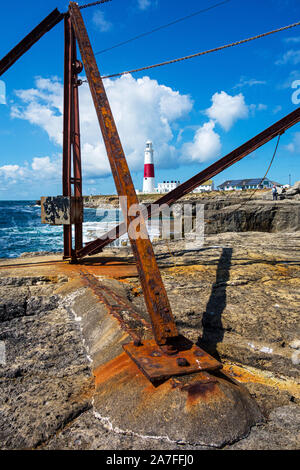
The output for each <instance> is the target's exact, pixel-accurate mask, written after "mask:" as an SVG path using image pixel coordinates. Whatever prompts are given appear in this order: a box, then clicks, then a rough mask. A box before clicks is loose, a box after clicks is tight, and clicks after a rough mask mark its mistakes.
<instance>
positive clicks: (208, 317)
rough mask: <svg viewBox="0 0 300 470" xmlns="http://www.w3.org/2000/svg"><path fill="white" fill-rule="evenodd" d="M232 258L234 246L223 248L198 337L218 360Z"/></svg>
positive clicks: (202, 345)
mask: <svg viewBox="0 0 300 470" xmlns="http://www.w3.org/2000/svg"><path fill="white" fill-rule="evenodd" d="M231 260H232V248H223V251H222V254H221V257H220V259H219V262H218V267H217V274H216V281H215V282H214V284H213V286H212V290H211V294H210V298H209V301H208V303H207V306H206V310H205V312H204V313H203V318H202V325H203V333H202V337H200V338H199V339H198V343H197V344H198V346H199V347H201V348H203V349H204V350H205V351H207V352H208V353H209V354H211V355H212V356H213V357H215V358H216V359H217V360H220V356H219V354H218V351H217V346H218V343H221V342H222V341H223V338H224V327H223V323H222V314H223V312H224V310H225V308H226V301H227V294H226V288H227V282H228V281H229V277H230V268H231Z"/></svg>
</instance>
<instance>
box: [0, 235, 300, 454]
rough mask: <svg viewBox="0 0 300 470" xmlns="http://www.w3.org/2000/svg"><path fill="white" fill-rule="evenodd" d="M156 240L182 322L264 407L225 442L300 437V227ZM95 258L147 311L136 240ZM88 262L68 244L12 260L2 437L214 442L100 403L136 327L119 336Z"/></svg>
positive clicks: (114, 284)
mask: <svg viewBox="0 0 300 470" xmlns="http://www.w3.org/2000/svg"><path fill="white" fill-rule="evenodd" d="M155 252H156V255H157V259H158V263H159V266H160V269H161V272H162V277H163V280H164V283H165V285H166V289H167V292H168V295H169V298H170V302H171V306H172V309H173V313H174V315H175V319H176V323H177V325H178V328H179V330H180V333H182V334H184V335H185V336H186V337H188V338H189V339H191V340H192V341H195V342H197V343H198V344H199V345H200V346H201V347H203V349H205V350H207V351H208V352H210V353H211V354H212V355H214V356H215V357H216V358H218V359H220V360H221V361H222V363H223V366H224V372H226V373H227V374H229V375H230V376H231V377H232V378H234V379H235V380H237V381H238V382H239V383H241V384H243V385H244V386H245V387H246V389H247V390H248V392H249V393H250V394H251V396H252V397H253V398H254V399H255V401H256V403H257V404H258V406H259V408H260V410H261V412H262V414H263V416H264V420H265V423H264V424H260V425H259V426H254V427H252V430H251V432H250V434H249V435H247V436H244V438H243V439H241V440H238V442H231V443H227V444H225V443H224V444H223V445H221V444H220V447H221V448H224V449H228V450H230V449H298V448H299V437H300V436H299V425H300V401H299V400H300V389H299V363H300V331H299V313H298V312H299V310H300V297H299V291H300V290H299V286H300V284H299V282H300V281H299V270H300V234H299V233H297V232H290V233H259V232H248V233H224V234H218V235H208V236H207V237H206V241H205V245H204V247H203V248H202V249H197V250H191V249H186V246H185V244H184V242H183V241H176V242H175V241H174V242H165V241H160V242H158V243H156V244H155ZM101 259H102V261H101ZM108 260H113V261H110V262H108ZM86 263H87V264H86ZM83 267H85V269H88V270H89V272H93V273H94V275H96V277H97V279H98V280H99V281H100V283H101V285H103V289H104V288H105V286H106V287H108V288H109V289H113V290H114V292H115V295H118V296H119V297H118V298H119V299H123V300H121V301H122V302H127V303H128V308H133V309H134V310H135V311H136V312H140V313H141V314H142V317H143V316H144V315H145V306H144V301H143V296H142V295H141V288H140V285H139V281H138V278H137V273H136V271H135V266H134V263H133V258H132V255H131V252H130V250H129V248H125V249H114V250H111V249H108V248H107V249H105V251H104V253H103V254H102V255H101V257H96V258H89V260H88V261H87V262H85V264H83ZM80 269H81V268H80V267H78V266H76V265H75V266H72V265H68V264H65V263H62V262H61V258H60V257H58V256H57V255H47V256H45V255H44V256H40V257H34V258H22V259H18V260H17V259H16V260H1V262H0V290H1V297H0V298H1V304H0V325H1V328H0V345H2V346H5V358H6V361H5V364H2V365H1V366H0V380H1V387H0V390H1V392H0V393H1V403H2V405H1V409H0V416H1V417H0V436H1V448H2V449H24V448H25V449H76V450H79V449H119V450H121V449H124V450H128V449H151V450H154V449H160V450H164V449H165V450H171V449H174V450H176V449H199V450H200V449H204V448H210V446H208V447H205V446H203V445H200V441H201V439H200V436H199V444H198V445H197V444H195V443H194V444H193V445H190V444H189V443H188V442H185V443H180V444H179V443H176V442H173V441H172V439H169V440H168V439H167V438H166V437H159V436H161V434H160V433H159V431H160V429H159V428H157V429H156V428H154V429H153V427H152V429H151V431H150V429H148V434H149V435H148V437H147V436H146V435H143V436H142V435H140V434H139V433H138V432H135V431H134V428H133V430H132V431H130V429H127V430H124V429H123V431H122V428H121V427H116V426H115V425H113V424H112V421H110V420H108V418H107V416H108V415H101V413H99V411H98V410H99V406H100V407H101V396H100V395H99V393H100V389H99V385H97V383H99V378H97V377H98V375H97V370H98V368H99V367H102V366H101V364H103V361H104V363H105V361H107V360H109V357H111V354H112V351H113V348H115V347H117V349H116V350H118V348H120V353H121V351H122V348H121V343H122V342H124V341H126V335H125V336H124V332H123V333H120V334H121V336H120V339H118V341H121V343H120V346H117V343H115V341H116V336H115V335H116V331H117V330H116V329H115V328H116V327H115V326H113V325H115V323H114V322H115V319H112V320H109V321H111V322H113V323H111V325H110V326H109V324H108V323H107V321H108V318H111V317H110V316H109V317H107V313H105V316H103V315H104V311H106V310H105V305H104V304H103V303H102V302H101V301H100V302H99V298H96V297H95V294H94V293H93V291H91V289H90V288H89V287H87V286H86V285H84V284H83V283H82V277H81V275H80V274H79V272H78V271H79V270H80ZM145 319H146V317H145ZM103 328H104V329H103ZM104 332H106V333H105V338H106V340H105V343H103V339H101V338H103V336H102V335H103V333H104ZM114 344H115V345H116V346H113V345H114ZM101 345H102V346H101ZM103 346H105V348H104V349H103ZM99 347H100V349H99ZM114 354H115V349H114ZM105 357H106V358H107V359H105ZM99 400H100V401H99ZM174 425H175V424H174ZM151 432H152V433H154V435H156V437H155V438H154V437H153V436H152V437H151V436H150V434H151ZM145 434H146V433H145ZM196 440H197V439H196Z"/></svg>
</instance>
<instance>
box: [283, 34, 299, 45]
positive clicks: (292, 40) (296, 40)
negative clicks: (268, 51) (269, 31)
mask: <svg viewBox="0 0 300 470" xmlns="http://www.w3.org/2000/svg"><path fill="white" fill-rule="evenodd" d="M284 42H287V43H294V44H297V43H299V42H300V36H294V37H291V38H285V39H284Z"/></svg>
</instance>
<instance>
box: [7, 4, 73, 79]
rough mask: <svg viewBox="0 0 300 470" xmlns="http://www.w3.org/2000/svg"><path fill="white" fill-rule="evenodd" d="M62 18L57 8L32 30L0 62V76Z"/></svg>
mask: <svg viewBox="0 0 300 470" xmlns="http://www.w3.org/2000/svg"><path fill="white" fill-rule="evenodd" d="M63 17H64V14H63V13H60V12H59V11H58V10H57V8H56V9H55V10H53V11H52V13H50V15H48V16H47V17H46V18H45V19H44V20H43V21H42V22H41V23H40V24H39V25H38V26H37V27H36V28H34V29H33V30H32V31H31V32H30V33H29V34H28V35H27V36H26V37H25V38H24V39H22V41H21V42H19V44H17V46H15V47H14V48H13V49H12V50H11V51H10V52H9V53H8V54H7V55H6V56H5V57H3V59H1V60H0V76H1V75H3V74H4V72H6V71H7V70H8V69H9V68H10V67H11V66H12V65H13V64H14V63H15V62H16V61H17V60H18V59H19V58H20V57H21V56H22V55H23V54H25V52H27V51H28V50H29V49H30V48H31V47H32V46H33V45H34V44H35V43H36V42H38V41H39V39H41V37H42V36H44V34H46V33H47V32H48V31H50V30H51V29H52V28H54V26H56V25H57V24H58V23H59V22H60V21H61V20H62V19H63Z"/></svg>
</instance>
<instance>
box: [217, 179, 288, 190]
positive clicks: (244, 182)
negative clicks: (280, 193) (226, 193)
mask: <svg viewBox="0 0 300 470" xmlns="http://www.w3.org/2000/svg"><path fill="white" fill-rule="evenodd" d="M265 180H267V181H269V182H270V183H272V184H276V185H278V186H281V184H280V183H276V182H275V181H271V180H269V178H264V179H262V178H250V179H241V180H227V181H225V182H224V183H223V184H220V185H219V186H218V188H224V187H225V186H233V187H234V186H258V185H259V184H260V183H262V182H263V181H265Z"/></svg>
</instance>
